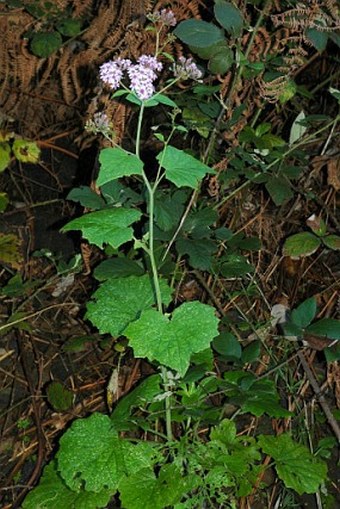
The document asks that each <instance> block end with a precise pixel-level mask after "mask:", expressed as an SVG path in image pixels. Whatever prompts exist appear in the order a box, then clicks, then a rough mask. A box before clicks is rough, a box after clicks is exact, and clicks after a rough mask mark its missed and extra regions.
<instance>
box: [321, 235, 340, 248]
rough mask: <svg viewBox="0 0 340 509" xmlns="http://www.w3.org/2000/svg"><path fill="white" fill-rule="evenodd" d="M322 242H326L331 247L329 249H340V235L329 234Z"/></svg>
mask: <svg viewBox="0 0 340 509" xmlns="http://www.w3.org/2000/svg"><path fill="white" fill-rule="evenodd" d="M322 242H323V243H324V244H325V246H327V247H329V249H334V250H338V249H340V237H339V235H327V237H323V238H322Z"/></svg>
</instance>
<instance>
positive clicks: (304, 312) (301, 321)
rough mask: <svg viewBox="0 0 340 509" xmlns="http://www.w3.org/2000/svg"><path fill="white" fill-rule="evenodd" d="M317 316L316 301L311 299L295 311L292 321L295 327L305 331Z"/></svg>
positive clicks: (313, 298)
mask: <svg viewBox="0 0 340 509" xmlns="http://www.w3.org/2000/svg"><path fill="white" fill-rule="evenodd" d="M315 314H316V299H315V297H311V298H310V299H307V300H305V301H304V302H302V304H300V305H299V306H298V307H297V308H296V309H293V311H292V316H291V320H292V321H293V323H294V324H295V325H297V326H298V327H301V328H302V329H304V328H305V327H307V325H309V324H310V323H311V322H312V320H313V319H314V317H315Z"/></svg>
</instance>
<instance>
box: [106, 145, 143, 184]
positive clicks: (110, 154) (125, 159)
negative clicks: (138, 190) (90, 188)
mask: <svg viewBox="0 0 340 509" xmlns="http://www.w3.org/2000/svg"><path fill="white" fill-rule="evenodd" d="M99 162H100V170H99V175H98V178H97V182H96V184H97V186H99V187H101V186H102V185H104V184H107V182H111V180H115V179H118V178H120V177H129V176H130V175H142V172H143V162H142V161H141V160H140V159H139V158H138V157H137V156H136V155H135V154H131V153H130V152H127V151H126V150H123V149H122V148H119V147H114V148H104V149H103V150H101V152H100V155H99Z"/></svg>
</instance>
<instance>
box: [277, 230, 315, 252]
mask: <svg viewBox="0 0 340 509" xmlns="http://www.w3.org/2000/svg"><path fill="white" fill-rule="evenodd" d="M320 245H321V240H320V239H318V237H316V235H313V234H312V233H309V232H301V233H296V234H295V235H292V236H291V237H288V239H287V240H286V242H285V243H284V245H283V255H284V256H290V257H291V258H293V259H299V258H302V257H304V256H310V255H312V254H313V253H315V251H316V250H317V249H318V248H319V247H320Z"/></svg>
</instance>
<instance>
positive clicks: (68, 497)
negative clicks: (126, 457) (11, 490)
mask: <svg viewBox="0 0 340 509" xmlns="http://www.w3.org/2000/svg"><path fill="white" fill-rule="evenodd" d="M112 495H113V493H112V490H110V489H103V490H101V491H99V492H97V493H94V492H89V491H85V490H81V491H79V492H76V491H73V490H71V489H69V488H68V487H67V486H66V484H65V483H64V481H63V480H62V478H61V477H60V475H59V473H58V469H57V462H56V461H55V460H54V461H52V462H51V463H50V464H49V465H47V466H46V467H45V468H44V472H43V475H42V477H41V479H40V482H39V484H38V486H36V487H35V488H34V489H33V490H32V491H31V492H30V493H29V494H28V495H27V497H26V498H25V500H24V502H23V504H22V507H23V509H38V508H39V509H51V508H52V507H53V509H75V508H77V509H100V508H103V507H106V506H107V504H108V503H109V500H110V498H111V497H112Z"/></svg>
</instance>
